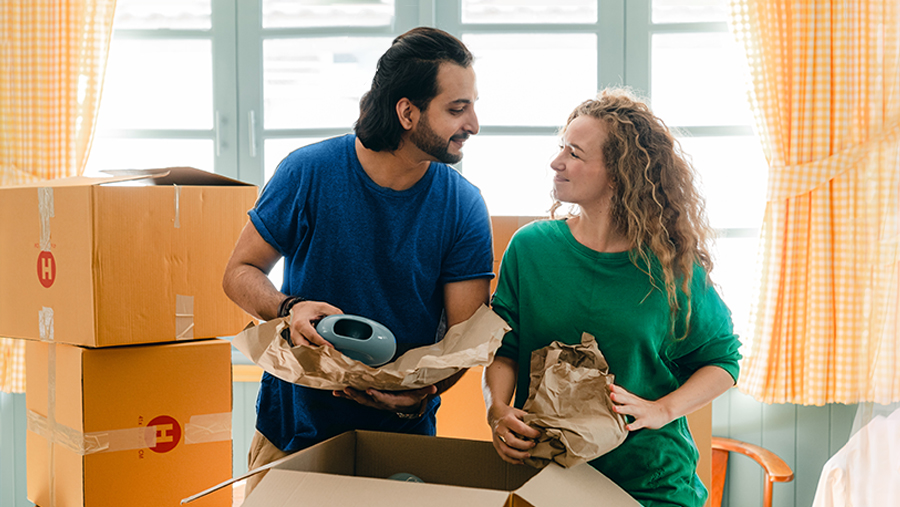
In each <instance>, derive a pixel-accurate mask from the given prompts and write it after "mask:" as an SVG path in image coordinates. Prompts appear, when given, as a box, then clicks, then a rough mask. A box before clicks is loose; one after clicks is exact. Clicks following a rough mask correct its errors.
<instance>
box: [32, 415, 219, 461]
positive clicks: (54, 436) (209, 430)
mask: <svg viewBox="0 0 900 507" xmlns="http://www.w3.org/2000/svg"><path fill="white" fill-rule="evenodd" d="M48 412H49V408H48ZM27 418H28V431H31V432H32V433H35V434H37V435H39V436H41V437H43V438H44V439H46V440H47V441H48V442H50V443H54V444H59V445H62V446H63V447H65V448H66V449H69V450H70V451H72V452H74V453H75V454H79V455H81V456H87V455H89V454H99V453H101V452H118V451H131V450H135V449H153V448H154V447H156V445H157V443H159V442H160V441H162V439H163V438H165V437H170V436H169V434H168V431H171V429H170V428H163V427H161V426H137V427H134V428H124V429H119V430H109V431H95V432H91V433H82V432H80V431H78V430H75V429H72V428H69V427H68V426H64V425H62V424H59V423H52V422H51V421H50V420H49V419H50V418H49V416H48V417H44V416H42V415H40V414H38V413H36V412H34V411H32V410H29V411H28V414H27ZM228 440H231V412H222V413H218V414H202V415H194V416H191V419H190V422H188V423H187V424H185V425H184V443H185V444H205V443H209V442H222V441H228Z"/></svg>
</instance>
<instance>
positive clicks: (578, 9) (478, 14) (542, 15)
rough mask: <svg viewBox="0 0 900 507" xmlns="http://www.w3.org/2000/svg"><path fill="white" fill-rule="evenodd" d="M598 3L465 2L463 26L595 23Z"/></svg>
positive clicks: (539, 0)
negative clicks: (483, 24)
mask: <svg viewBox="0 0 900 507" xmlns="http://www.w3.org/2000/svg"><path fill="white" fill-rule="evenodd" d="M596 21H597V0H463V1H462V22H463V23H595V22H596Z"/></svg>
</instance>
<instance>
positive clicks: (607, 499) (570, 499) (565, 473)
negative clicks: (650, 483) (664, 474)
mask: <svg viewBox="0 0 900 507" xmlns="http://www.w3.org/2000/svg"><path fill="white" fill-rule="evenodd" d="M515 495H517V496H519V497H520V498H522V499H524V500H525V501H527V502H528V503H530V504H531V505H534V506H535V507H555V506H559V505H565V506H566V507H579V506H582V505H583V506H586V507H587V506H594V505H598V499H602V500H603V501H602V505H603V506H604V507H640V504H638V503H637V500H635V499H634V498H632V497H631V495H629V494H628V493H626V492H625V490H623V489H622V488H620V487H619V486H618V485H616V483H614V482H613V481H611V480H610V479H609V478H608V477H606V476H605V475H603V474H601V473H600V472H598V471H597V470H595V469H594V467H592V466H590V465H589V464H587V463H583V464H581V465H578V466H575V467H572V468H562V467H561V466H559V465H557V464H555V463H551V464H550V465H548V466H547V467H545V468H544V469H543V470H541V472H540V473H538V474H537V475H536V476H534V477H533V478H532V479H531V480H530V481H528V482H526V483H525V485H524V486H522V487H521V488H519V489H518V490H516V491H515Z"/></svg>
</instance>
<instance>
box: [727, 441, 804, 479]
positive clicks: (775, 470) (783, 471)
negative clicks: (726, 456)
mask: <svg viewBox="0 0 900 507" xmlns="http://www.w3.org/2000/svg"><path fill="white" fill-rule="evenodd" d="M712 448H713V449H720V450H724V451H730V452H737V453H740V454H743V455H745V456H749V457H751V458H753V459H754V460H755V461H756V462H757V463H759V464H760V465H761V466H762V467H763V469H765V471H766V476H767V477H768V478H769V481H771V482H790V481H792V480H793V479H794V472H793V470H791V467H789V466H788V465H787V463H785V462H784V460H782V459H781V458H779V457H778V455H776V454H775V453H773V452H771V451H768V450H766V449H763V448H762V447H760V446H758V445H753V444H750V443H747V442H741V441H738V440H732V439H730V438H723V437H712Z"/></svg>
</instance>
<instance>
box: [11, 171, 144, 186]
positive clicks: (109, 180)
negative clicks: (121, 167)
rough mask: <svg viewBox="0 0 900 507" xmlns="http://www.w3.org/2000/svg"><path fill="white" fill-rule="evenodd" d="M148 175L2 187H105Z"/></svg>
mask: <svg viewBox="0 0 900 507" xmlns="http://www.w3.org/2000/svg"><path fill="white" fill-rule="evenodd" d="M147 177H148V176H147V175H146V174H144V175H135V174H128V175H116V176H101V177H88V176H71V177H67V178H53V179H49V180H42V181H32V182H30V183H21V184H19V185H9V186H5V187H2V188H4V189H7V188H11V189H14V188H43V187H57V188H61V187H89V186H93V185H103V184H107V183H116V182H121V181H128V180H135V179H143V178H147Z"/></svg>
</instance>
